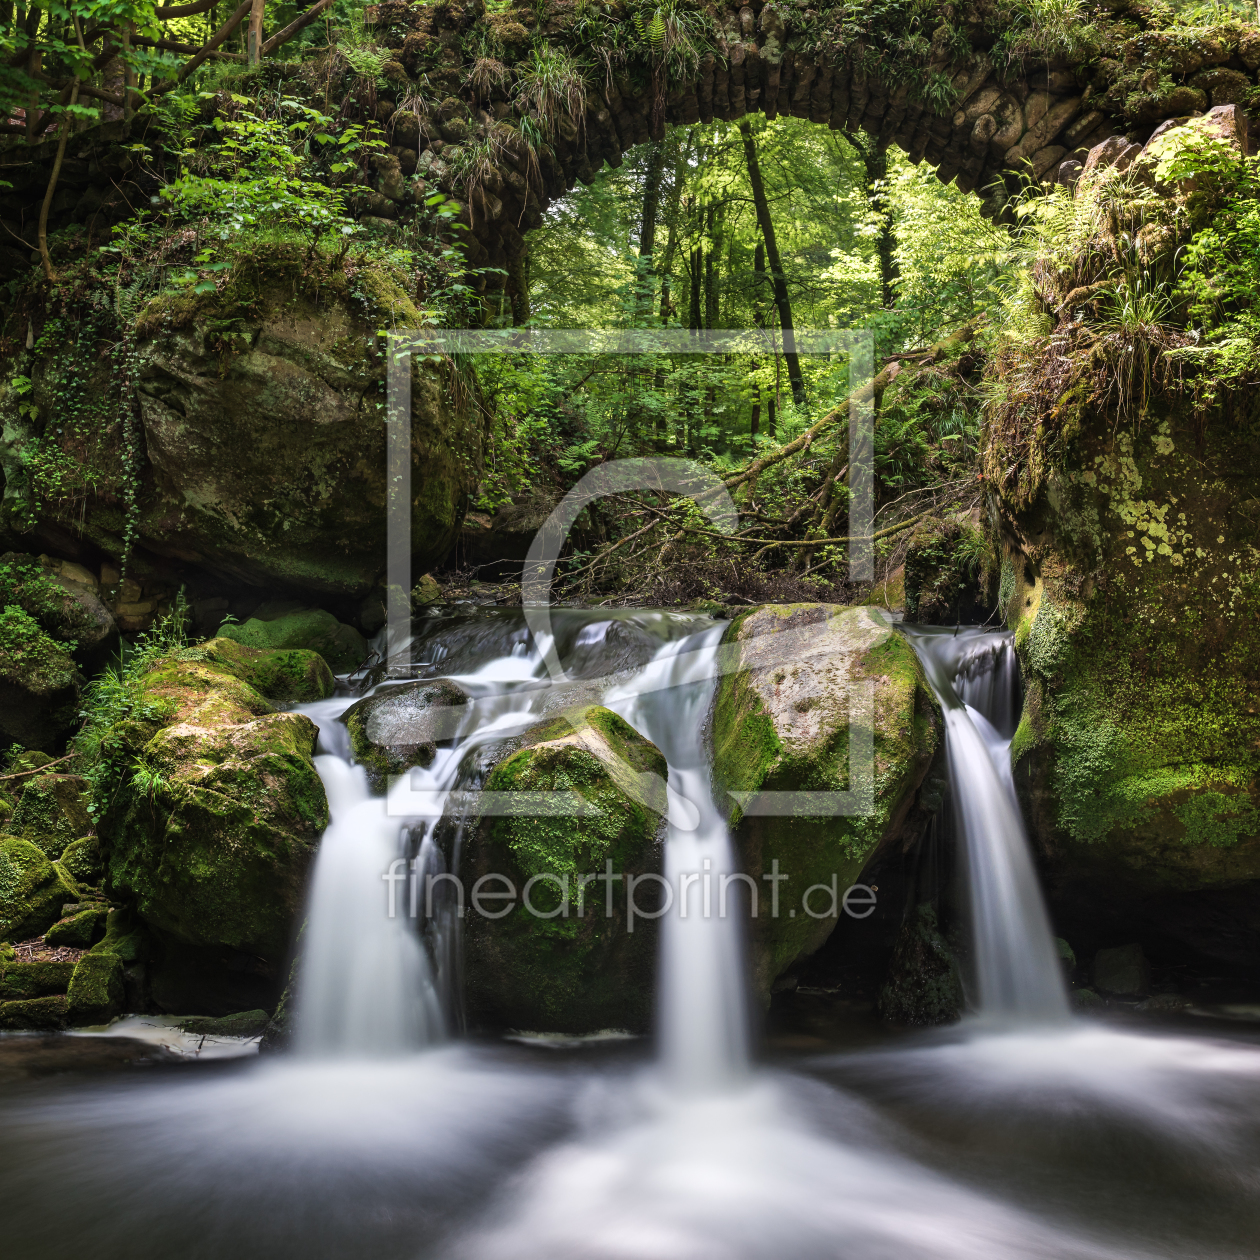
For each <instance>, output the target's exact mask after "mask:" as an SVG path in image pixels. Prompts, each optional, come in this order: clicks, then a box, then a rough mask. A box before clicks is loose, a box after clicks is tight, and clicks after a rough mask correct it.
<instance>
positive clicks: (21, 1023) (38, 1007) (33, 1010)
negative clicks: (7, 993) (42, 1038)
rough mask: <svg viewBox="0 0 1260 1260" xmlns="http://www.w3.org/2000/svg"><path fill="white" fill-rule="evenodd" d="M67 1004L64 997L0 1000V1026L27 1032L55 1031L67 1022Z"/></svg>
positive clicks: (68, 1014) (68, 1013)
mask: <svg viewBox="0 0 1260 1260" xmlns="http://www.w3.org/2000/svg"><path fill="white" fill-rule="evenodd" d="M69 1019H70V1012H69V1004H68V1002H67V1001H66V999H65V998H64V997H61V996H55V997H41V998H27V999H25V1000H24V1001H17V1002H0V1028H4V1029H12V1030H14V1031H19V1030H24V1031H27V1032H57V1031H58V1030H60V1029H62V1028H65V1027H66V1025H67V1024H68V1023H69Z"/></svg>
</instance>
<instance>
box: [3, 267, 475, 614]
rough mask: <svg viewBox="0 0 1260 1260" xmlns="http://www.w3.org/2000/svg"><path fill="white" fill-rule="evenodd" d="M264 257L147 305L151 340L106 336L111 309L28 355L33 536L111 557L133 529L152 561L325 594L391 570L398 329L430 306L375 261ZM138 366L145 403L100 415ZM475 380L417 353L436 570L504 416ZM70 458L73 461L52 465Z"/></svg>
mask: <svg viewBox="0 0 1260 1260" xmlns="http://www.w3.org/2000/svg"><path fill="white" fill-rule="evenodd" d="M246 270H249V269H240V274H234V276H233V278H232V279H231V280H230V281H229V282H228V283H227V285H226V287H224V288H223V289H222V290H221V291H219V292H216V293H207V294H202V295H197V294H194V293H191V292H187V291H185V292H179V293H174V294H172V293H167V294H165V295H163V296H161V297H159V298H157V299H155V300H153V301H152V302H150V303H149V304H148V305H147V306H145V307H143V308H142V309H141V310H140V311H139V312H138V315H136V316H134V318H135V341H134V354H133V355H131V357H128V356H127V355H124V356H123V358H122V359H119V358H118V357H117V356H115V357H114V358H113V359H112V360H111V359H108V358H103V356H102V355H98V354H97V351H98V350H99V349H101V347H100V346H97V345H96V344H95V341H94V335H93V329H92V327H91V326H84V327H81V328H80V329H79V330H78V334H77V338H68V339H67V341H66V342H65V343H64V344H63V343H61V342H59V341H58V340H56V339H48V338H41V339H40V341H39V342H38V343H37V345H36V346H35V347H33V348H32V349H31V350H29V351H22V352H19V353H18V354H17V355H16V356H14V358H13V360H12V361H11V363H10V364H9V365H8V373H7V374H8V376H9V383H8V385H7V387H6V388H5V389H3V390H0V410H3V413H4V418H5V428H4V440H3V443H2V444H0V465H2V466H3V468H4V473H5V509H6V510H5V517H6V524H7V532H8V536H9V537H10V538H11V539H12V540H13V543H14V545H15V546H18V547H20V548H21V549H22V550H31V549H32V546H31V542H32V539H34V540H35V541H37V542H38V543H39V545H40V546H45V545H46V546H47V547H48V549H49V550H53V551H55V552H56V553H57V554H60V555H63V556H70V557H75V556H77V555H79V554H82V555H83V556H84V558H85V559H87V560H88V561H89V562H90V563H92V564H93V565H94V566H95V564H96V563H97V562H98V558H99V557H100V556H102V555H103V556H107V557H113V558H115V559H117V558H118V557H120V556H122V555H123V554H124V553H125V552H127V550H128V546H129V544H130V546H131V547H132V551H133V560H132V564H131V571H132V572H133V573H135V574H136V575H137V576H139V577H141V578H143V577H144V575H145V574H146V573H148V572H151V571H152V570H153V569H154V567H155V565H156V566H157V567H158V568H161V569H163V570H164V571H168V572H169V573H171V574H173V575H175V576H176V577H177V576H178V575H179V574H182V573H188V572H195V573H201V574H208V575H210V576H211V577H213V578H217V579H219V580H221V581H226V582H235V583H244V584H249V585H251V586H254V587H265V588H269V589H271V590H274V589H275V588H276V587H280V588H281V589H286V590H289V591H296V592H304V593H309V594H312V595H316V596H320V597H324V598H327V597H329V596H358V597H361V596H363V595H365V594H367V592H368V591H370V590H371V588H372V587H373V585H374V584H375V583H376V582H377V581H378V579H379V577H380V575H381V573H382V572H383V570H384V564H385V534H386V510H387V495H386V484H387V483H386V470H385V444H386V433H385V402H386V396H385V389H386V366H385V355H384V346H383V342H382V340H381V339H380V338H379V336H378V330H379V329H380V328H381V327H382V326H385V325H388V326H393V327H398V328H406V327H414V326H419V325H420V323H421V317H420V314H419V312H418V311H416V309H415V308H414V307H413V306H412V304H411V302H410V300H409V299H408V298H407V296H406V295H405V294H404V293H403V292H402V290H401V289H400V288H398V286H397V284H396V283H395V282H394V281H393V280H392V279H391V278H390V276H389V275H388V274H386V272H385V271H384V270H382V269H380V268H377V267H375V266H373V265H370V264H365V265H363V266H361V267H358V268H357V269H356V268H355V267H353V266H349V267H347V268H345V269H343V270H339V271H336V272H328V273H327V274H323V273H320V274H316V273H317V272H319V271H320V268H319V267H318V266H316V268H315V271H312V270H311V269H310V268H306V267H304V266H303V264H302V261H301V259H300V258H299V257H297V256H294V257H289V256H287V255H286V254H285V252H284V250H283V249H279V250H278V251H276V256H274V257H270V258H268V259H267V260H265V261H263V260H260V262H259V266H258V268H257V270H256V271H255V273H254V274H252V275H249V274H245V272H246ZM131 318H132V317H128V318H127V321H126V322H130V320H131ZM96 331H97V332H99V333H100V335H101V337H102V338H104V334H105V330H103V329H101V330H96ZM129 373H130V374H131V379H134V380H135V381H136V383H137V385H138V391H137V398H138V401H137V404H136V414H135V416H134V419H132V420H128V419H126V418H125V417H126V415H127V410H128V408H127V406H125V405H124V404H123V403H121V402H120V403H118V404H117V406H107V407H106V413H107V414H104V413H103V414H101V415H100V416H99V417H98V416H97V415H96V412H95V411H93V407H95V406H96V404H97V403H101V402H104V403H108V402H109V400H110V399H111V397H115V396H118V395H119V391H120V389H122V388H123V386H124V383H125V382H124V378H126V377H128V374H129ZM23 381H25V382H29V384H25V385H23V384H22V383H21V382H23ZM68 381H71V382H72V385H70V386H68V385H67V382H68ZM13 382H18V384H17V385H14V384H13ZM453 389H454V390H455V391H456V393H458V399H457V398H456V394H454V393H452V390H453ZM468 399H469V395H468V393H467V391H463V392H459V389H458V386H457V385H453V384H452V383H451V382H450V381H448V380H446V379H445V378H443V377H442V376H441V375H440V374H439V373H438V372H437V371H436V370H435V369H433V367H432V366H431V365H427V366H424V367H422V366H420V365H419V364H418V363H416V364H413V368H412V374H411V425H412V433H411V449H412V504H411V519H412V550H413V555H414V557H415V564H416V566H417V571H418V572H423V571H425V570H426V569H427V568H429V567H430V566H431V565H432V564H434V563H435V562H437V561H438V560H440V559H441V558H442V557H443V556H444V555H445V553H446V552H447V551H448V550H449V549H450V547H451V545H452V544H453V543H454V541H455V539H456V537H457V535H458V532H459V527H460V523H461V521H462V519H463V512H464V506H465V503H466V500H467V496H468V494H469V493H470V492H471V491H472V490H473V489H474V488H475V487H476V484H477V479H478V476H479V474H480V468H481V461H482V453H483V452H482V445H483V438H484V434H483V431H482V427H481V422H480V421H479V420H476V421H472V422H470V420H469V414H470V413H471V412H472V410H473V409H472V407H471V405H470V403H469V401H468ZM80 413H82V414H80ZM54 464H55V465H56V466H57V468H60V467H61V465H62V464H65V465H66V468H65V469H62V470H61V471H60V472H59V473H58V480H57V481H56V482H55V484H52V483H50V482H49V476H50V474H49V473H48V472H47V471H46V470H47V469H48V468H50V467H52V466H53V465H54ZM71 465H73V468H71V467H70V466H71ZM46 483H48V484H46Z"/></svg>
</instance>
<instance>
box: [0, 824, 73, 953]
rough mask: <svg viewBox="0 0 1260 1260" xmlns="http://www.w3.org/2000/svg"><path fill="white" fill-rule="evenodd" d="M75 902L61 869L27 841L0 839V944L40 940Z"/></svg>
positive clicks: (63, 871) (63, 870)
mask: <svg viewBox="0 0 1260 1260" xmlns="http://www.w3.org/2000/svg"><path fill="white" fill-rule="evenodd" d="M78 900H79V890H78V887H77V886H76V885H75V883H74V881H73V880H72V879H71V878H70V877H69V875H68V874H67V872H66V871H65V869H64V868H63V867H62V866H61V865H60V864H59V863H54V862H50V861H49V860H48V857H47V856H46V855H45V854H44V853H43V852H42V851H41V850H40V849H38V848H36V846H35V845H33V844H32V843H31V842H30V841H29V840H23V839H22V838H21V837H19V836H0V940H6V941H23V940H27V939H29V938H30V937H32V936H42V935H43V933H44V932H45V931H47V930H48V928H49V927H51V926H52V925H53V924H54V923H56V922H57V920H58V919H59V918H61V907H62V906H63V905H64V904H65V903H66V902H69V901H78Z"/></svg>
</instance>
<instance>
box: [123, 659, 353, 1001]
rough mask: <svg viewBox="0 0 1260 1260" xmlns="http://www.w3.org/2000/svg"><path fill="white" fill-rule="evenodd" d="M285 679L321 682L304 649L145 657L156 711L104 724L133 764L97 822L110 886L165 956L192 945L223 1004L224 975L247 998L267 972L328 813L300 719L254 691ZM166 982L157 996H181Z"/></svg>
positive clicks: (228, 986) (144, 690) (273, 968)
mask: <svg viewBox="0 0 1260 1260" xmlns="http://www.w3.org/2000/svg"><path fill="white" fill-rule="evenodd" d="M277 656H287V657H289V658H292V664H293V669H292V670H290V671H287V672H281V673H279V674H278V673H277V670H276V668H275V660H274V658H275V657H277ZM316 663H317V664H318V668H315V664H316ZM294 677H307V678H313V679H314V680H315V682H317V683H319V684H320V689H322V684H323V683H325V682H326V683H328V684H329V685H331V678H330V676H329V675H328V672H327V666H326V665H325V664H324V662H323V660H322V659H321V658H320V657H319V656H317V655H316V654H315V653H311V652H299V651H296V650H294V651H290V652H287V653H268V652H263V651H259V650H257V649H254V648H249V647H246V646H244V645H241V644H238V643H235V642H232V641H231V640H223V639H216V640H214V641H212V642H211V643H209V644H206V645H203V646H202V647H200V648H194V649H185V650H183V651H179V652H175V653H173V654H172V655H171V656H169V657H167V658H165V659H163V660H161V661H159V662H157V663H156V665H155V666H154V668H153V669H152V670H151V671H150V672H149V673H148V674H147V675H146V676H145V677H144V678H143V679H142V681H141V684H140V686H141V702H142V704H143V706H144V707H146V709H147V711H148V712H150V713H161V714H163V715H164V716H162V717H161V718H150V719H148V720H145V721H131V722H128V723H125V724H123V725H122V726H121V727H120V728H118V730H117V732H116V734H117V738H118V741H119V743H120V745H121V752H120V753H119V754H118V755H119V757H120V759H121V760H122V761H123V762H124V763H125V764H126V765H128V766H131V767H133V769H132V771H131V772H130V773H129V774H128V773H124V774H122V775H120V778H119V782H118V786H117V790H116V792H115V794H114V796H113V798H112V801H111V804H110V806H109V809H108V810H107V812H106V814H105V816H104V817H103V819H102V821H101V824H100V828H99V832H100V841H101V849H102V853H103V855H104V857H105V861H106V864H107V868H108V875H109V881H110V886H111V888H112V889H113V891H114V893H115V895H118V896H124V897H126V898H128V899H129V900H130V901H131V903H132V904H133V905H134V907H135V910H136V912H137V913H138V915H139V916H140V918H141V920H142V921H143V922H144V924H145V925H146V926H147V927H148V928H150V929H151V930H152V931H153V932H154V933H155V934H156V935H157V936H158V937H159V938H161V940H162V942H163V951H162V958H163V959H164V960H166V961H168V962H170V963H171V965H173V966H175V967H176V968H178V967H179V966H180V965H182V964H180V963H179V962H178V959H179V958H181V957H184V958H187V957H189V955H188V951H189V950H193V951H197V950H200V951H203V956H199V961H197V962H196V969H197V970H198V972H199V973H201V972H205V973H206V974H207V975H210V976H211V978H213V975H214V974H218V973H221V978H222V979H223V987H224V990H225V992H226V994H227V996H222V995H220V997H217V998H216V1003H218V1002H219V1001H220V1000H225V1001H226V1000H230V994H231V990H232V983H233V981H232V977H233V975H237V974H239V975H240V976H241V983H242V985H243V987H244V991H245V992H246V994H247V996H250V997H254V998H256V997H257V993H256V991H255V990H256V988H257V985H256V984H255V983H254V981H256V980H257V978H258V977H259V976H260V975H261V976H263V977H264V978H265V977H269V976H270V977H273V978H275V979H277V980H278V979H279V978H280V973H281V971H282V969H283V966H284V962H285V956H286V953H287V950H288V945H289V939H290V935H291V932H292V926H293V921H294V919H295V917H296V915H297V913H298V912H299V910H300V908H301V904H302V899H303V892H304V887H305V879H306V871H307V867H308V865H309V862H310V859H311V856H312V854H313V852H314V849H315V846H316V844H317V843H318V840H319V836H320V833H321V832H322V830H323V828H324V827H325V826H326V825H327V822H328V805H327V801H326V799H325V796H324V790H323V785H322V784H321V783H320V780H319V776H318V775H317V774H316V772H315V767H314V764H313V762H312V760H311V758H312V754H313V753H314V750H315V741H316V736H317V730H316V727H315V725H314V723H312V722H311V720H310V719H309V718H308V717H306V716H305V715H303V714H299V713H291V712H290V713H277V712H276V711H275V709H274V708H273V707H272V705H271V703H270V702H269V701H268V700H267V699H266V698H265V697H264V694H263V692H262V690H260V688H262V687H267V688H280V689H282V690H285V689H288V684H287V682H286V680H291V679H292V678H294ZM273 694H274V692H273ZM107 940H108V937H107ZM242 960H245V961H244V962H243V961H242ZM189 965H192V964H191V963H190V964H189ZM216 969H217V971H216ZM247 979H248V980H249V982H248V983H246V980H247ZM178 981H179V978H178V977H173V978H172V982H171V984H172V987H171V991H172V992H173V993H179V994H180V995H181V996H182V997H183V998H184V999H185V1000H191V1001H195V993H189V992H187V991H186V990H184V989H181V988H180V984H179V982H178ZM209 982H210V981H207V983H209ZM155 983H156V982H155ZM198 983H201V982H200V981H199V982H198ZM268 983H270V982H269V981H268ZM257 1004H258V1003H257V1001H256V1000H255V1001H254V1002H250V1003H244V1004H243V1003H240V1002H239V1000H238V1002H237V1005H236V1006H235V1007H232V1006H229V1008H228V1009H229V1010H231V1009H238V1010H239V1009H241V1006H242V1005H250V1006H253V1005H257ZM184 1009H189V1007H187V1006H185V1008H184ZM191 1009H194V1010H195V1009H197V1007H196V1006H193V1007H192V1008H191Z"/></svg>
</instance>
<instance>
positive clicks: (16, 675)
mask: <svg viewBox="0 0 1260 1260" xmlns="http://www.w3.org/2000/svg"><path fill="white" fill-rule="evenodd" d="M78 681H79V680H78V672H77V670H76V668H75V663H74V657H73V656H71V654H70V645H68V644H62V643H58V642H57V641H56V640H54V639H52V638H50V637H49V636H48V635H47V634H45V633H44V631H43V630H41V629H40V627H39V624H38V623H37V622H36V621H34V620H33V619H32V618H31V617H30V616H29V615H28V614H27V613H26V612H25V611H24V610H23V609H21V608H19V607H18V606H17V605H15V604H10V605H9V606H8V607H6V608H5V609H4V611H3V612H0V735H4V736H7V737H8V738H9V739H10V740H12V741H15V742H17V743H20V744H23V745H25V746H26V747H28V748H30V747H51V746H52V745H53V742H54V741H55V740H56V739H57V738H58V736H60V735H62V734H63V733H64V732H65V731H67V730H69V729H70V728H71V727H72V726H73V725H74V723H75V720H76V718H77V716H78V702H79V687H78Z"/></svg>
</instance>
